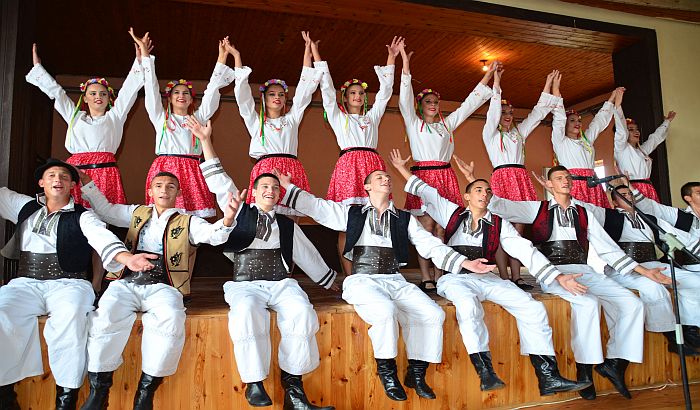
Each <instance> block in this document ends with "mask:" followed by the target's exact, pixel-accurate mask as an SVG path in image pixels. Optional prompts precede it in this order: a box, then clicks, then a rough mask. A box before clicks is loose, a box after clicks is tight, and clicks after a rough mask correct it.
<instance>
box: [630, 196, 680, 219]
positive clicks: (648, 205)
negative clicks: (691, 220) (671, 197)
mask: <svg viewBox="0 0 700 410" xmlns="http://www.w3.org/2000/svg"><path fill="white" fill-rule="evenodd" d="M630 188H631V187H630ZM632 195H634V202H635V205H636V206H637V208H639V210H640V211H642V212H644V213H646V214H649V215H654V216H655V217H657V218H659V219H663V220H664V221H666V222H668V223H670V224H671V225H674V226H675V225H676V223H677V222H678V212H683V211H681V210H680V209H678V208H674V207H672V206H668V205H664V204H660V203H658V202H656V201H654V200H653V199H649V198H647V197H645V196H644V194H642V193H641V192H639V191H638V190H636V189H634V188H632Z"/></svg>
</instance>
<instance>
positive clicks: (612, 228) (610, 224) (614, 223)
mask: <svg viewBox="0 0 700 410" xmlns="http://www.w3.org/2000/svg"><path fill="white" fill-rule="evenodd" d="M644 215H645V216H647V217H649V219H651V220H652V221H653V222H654V223H655V224H658V221H657V219H656V217H654V216H651V215H649V214H644ZM624 225H625V215H623V214H622V213H620V212H618V211H617V210H615V209H609V208H607V209H605V223H604V224H603V229H605V232H607V233H608V235H610V237H611V238H612V240H613V241H615V242H620V237H622V228H623V227H624ZM649 228H651V231H652V232H653V233H654V242H655V243H656V244H657V245H658V246H659V247H663V245H664V244H663V242H661V239H660V238H659V231H657V230H656V229H654V228H653V227H651V226H650V227H649Z"/></svg>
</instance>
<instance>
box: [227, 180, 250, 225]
mask: <svg viewBox="0 0 700 410" xmlns="http://www.w3.org/2000/svg"><path fill="white" fill-rule="evenodd" d="M246 191H247V189H244V190H242V191H240V192H237V193H236V194H234V193H233V192H229V193H228V201H227V202H226V208H224V221H223V222H224V225H225V226H229V227H230V226H232V225H233V222H234V220H235V219H236V214H237V213H238V208H240V206H241V204H242V203H245V198H246Z"/></svg>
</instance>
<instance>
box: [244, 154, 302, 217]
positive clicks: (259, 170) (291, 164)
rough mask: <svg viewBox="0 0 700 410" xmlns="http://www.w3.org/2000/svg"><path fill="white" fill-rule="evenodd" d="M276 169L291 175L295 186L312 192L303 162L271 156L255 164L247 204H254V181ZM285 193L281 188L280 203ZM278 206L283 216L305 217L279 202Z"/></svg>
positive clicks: (278, 210)
mask: <svg viewBox="0 0 700 410" xmlns="http://www.w3.org/2000/svg"><path fill="white" fill-rule="evenodd" d="M275 169H277V170H279V171H280V172H282V173H284V174H286V173H291V174H292V183H293V184H294V185H296V186H298V187H299V188H301V189H303V190H304V191H307V192H308V191H310V190H311V188H310V187H309V179H308V177H307V176H306V170H305V169H304V166H303V165H301V161H299V160H298V159H297V158H296V157H292V156H281V155H280V156H276V155H274V154H271V155H270V156H267V155H264V156H263V157H261V159H259V160H258V162H257V163H256V164H255V166H254V167H253V170H252V171H250V184H249V185H248V196H247V198H246V202H247V203H249V204H252V203H253V202H254V200H253V181H255V178H257V177H258V175H260V174H265V173H272V172H273V171H274V170H275ZM285 192H286V191H285V189H284V188H282V187H280V201H281V200H282V198H284V193H285ZM277 204H278V205H277V212H279V213H281V214H283V215H292V216H303V215H304V214H302V213H301V212H298V211H296V210H294V209H291V208H287V207H286V206H284V205H282V204H280V203H279V202H278V203H277Z"/></svg>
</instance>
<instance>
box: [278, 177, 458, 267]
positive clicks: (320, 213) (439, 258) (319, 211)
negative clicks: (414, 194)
mask: <svg viewBox="0 0 700 410" xmlns="http://www.w3.org/2000/svg"><path fill="white" fill-rule="evenodd" d="M282 203H283V204H284V205H285V206H288V207H290V208H294V209H296V210H298V211H300V212H302V213H304V214H305V215H308V216H310V217H311V218H313V219H314V220H316V222H318V223H320V224H321V225H323V226H326V227H328V228H330V229H333V230H334V231H339V232H345V231H346V229H347V225H348V212H349V210H350V205H344V204H340V203H337V202H333V201H327V200H325V199H320V198H316V197H315V196H313V195H311V194H310V193H308V192H306V191H304V190H302V189H301V188H299V187H297V186H295V185H293V184H290V185H289V188H288V189H287V192H286V193H285V196H284V198H283V199H282ZM292 205H293V206H292ZM362 212H371V213H370V215H367V217H366V218H365V224H364V226H363V229H362V233H361V234H360V238H359V239H358V241H357V243H356V244H355V245H356V246H376V247H382V248H391V247H392V241H391V232H390V231H389V229H380V230H382V231H384V234H376V233H375V232H377V226H376V225H377V222H379V224H380V225H381V224H382V221H385V225H386V226H388V218H389V217H394V216H395V215H397V210H396V208H395V207H394V203H393V202H392V201H389V208H388V209H387V210H385V211H384V213H385V214H386V215H380V220H379V221H376V220H374V219H373V218H372V217H371V215H375V216H376V215H377V213H378V210H377V209H376V208H374V207H373V206H372V204H371V203H370V202H368V203H367V205H365V206H363V207H362ZM387 213H388V214H387ZM373 228H374V229H373ZM387 231H389V232H388V233H387ZM408 239H409V240H410V241H411V243H412V244H413V245H414V246H415V247H416V251H418V254H420V255H421V256H422V257H424V258H426V259H432V260H433V263H435V266H437V267H438V268H439V269H442V270H446V271H449V272H453V273H459V272H460V271H461V270H462V263H463V262H464V261H466V260H467V258H465V257H464V256H462V255H461V254H460V253H459V252H456V251H455V250H454V249H452V248H450V247H449V246H446V245H445V244H443V243H442V241H440V240H439V239H438V238H436V237H434V236H433V235H432V234H430V233H429V232H428V231H426V230H425V229H423V226H422V225H421V224H420V222H418V220H417V219H416V217H415V216H413V215H411V217H410V219H409V222H408ZM345 257H346V258H348V259H351V260H352V254H351V253H350V254H346V255H345Z"/></svg>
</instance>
